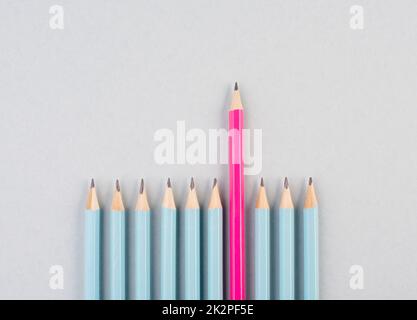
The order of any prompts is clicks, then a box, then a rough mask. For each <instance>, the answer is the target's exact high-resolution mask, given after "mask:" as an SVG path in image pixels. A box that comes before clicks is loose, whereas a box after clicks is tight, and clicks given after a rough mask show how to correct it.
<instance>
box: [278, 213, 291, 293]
mask: <svg viewBox="0 0 417 320" xmlns="http://www.w3.org/2000/svg"><path fill="white" fill-rule="evenodd" d="M277 221H278V235H279V239H278V252H279V265H278V270H279V271H278V272H279V273H278V288H279V295H278V297H279V299H280V300H294V298H295V256H294V248H295V246H294V242H295V235H294V209H293V208H280V209H279V212H278V220H277Z"/></svg>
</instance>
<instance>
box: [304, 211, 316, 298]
mask: <svg viewBox="0 0 417 320" xmlns="http://www.w3.org/2000/svg"><path fill="white" fill-rule="evenodd" d="M303 252H304V255H303V275H304V276H303V282H304V291H303V297H304V300H317V299H318V298H319V237H318V209H317V208H304V210H303Z"/></svg>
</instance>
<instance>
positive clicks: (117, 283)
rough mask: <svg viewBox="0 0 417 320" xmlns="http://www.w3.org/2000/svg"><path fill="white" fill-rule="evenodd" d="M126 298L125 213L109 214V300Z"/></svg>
mask: <svg viewBox="0 0 417 320" xmlns="http://www.w3.org/2000/svg"><path fill="white" fill-rule="evenodd" d="M125 298H126V245H125V213H124V211H111V212H110V299H111V300H124V299H125Z"/></svg>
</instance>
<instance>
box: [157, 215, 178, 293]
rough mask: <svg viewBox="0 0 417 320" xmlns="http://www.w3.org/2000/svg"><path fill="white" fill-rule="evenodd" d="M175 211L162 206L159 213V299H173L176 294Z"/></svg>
mask: <svg viewBox="0 0 417 320" xmlns="http://www.w3.org/2000/svg"><path fill="white" fill-rule="evenodd" d="M176 231H177V213H176V210H175V209H171V208H162V213H161V251H160V254H161V258H160V262H161V279H160V281H161V282H160V286H161V291H160V299H161V300H175V299H176V297H177V295H176V291H177V282H176V264H177V261H176V259H177V232H176Z"/></svg>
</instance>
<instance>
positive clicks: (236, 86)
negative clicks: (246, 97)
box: [235, 81, 239, 91]
mask: <svg viewBox="0 0 417 320" xmlns="http://www.w3.org/2000/svg"><path fill="white" fill-rule="evenodd" d="M237 90H239V86H238V84H237V81H236V82H235V91H237Z"/></svg>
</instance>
